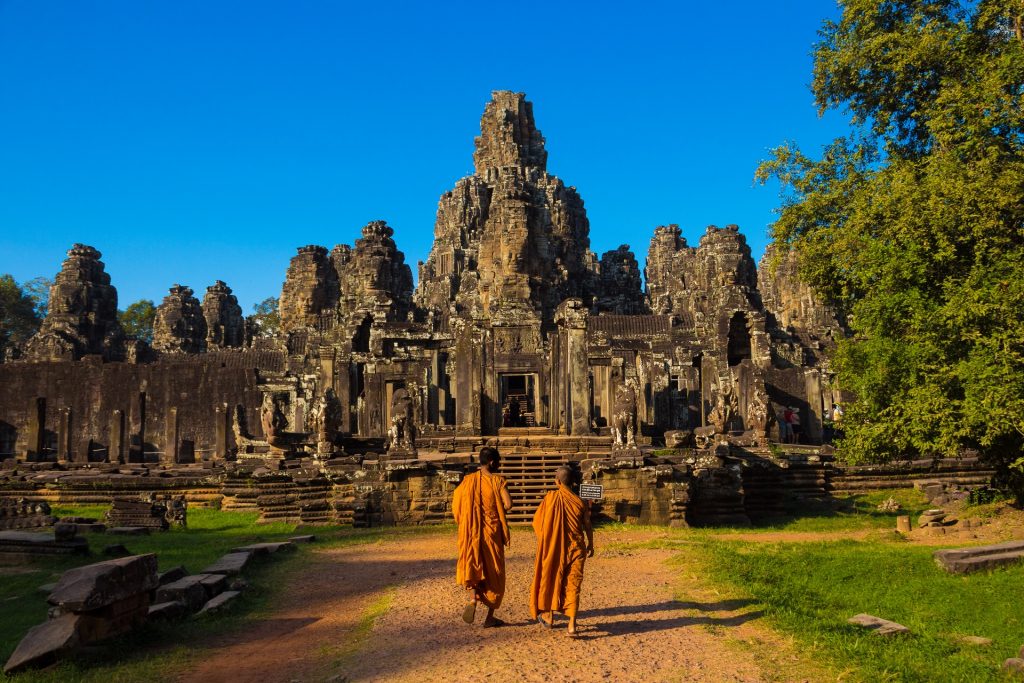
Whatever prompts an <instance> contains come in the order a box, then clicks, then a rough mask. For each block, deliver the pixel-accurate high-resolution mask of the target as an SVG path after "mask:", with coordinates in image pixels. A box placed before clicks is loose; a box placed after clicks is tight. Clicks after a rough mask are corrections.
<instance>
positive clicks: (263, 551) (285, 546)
mask: <svg viewBox="0 0 1024 683" xmlns="http://www.w3.org/2000/svg"><path fill="white" fill-rule="evenodd" d="M293 550H295V543H293V542H292V541H290V540H289V541H278V542H276V543H253V544H252V545H244V546H242V547H240V548H235V549H234V550H232V551H231V552H233V553H250V554H253V555H273V554H274V553H276V552H279V551H288V552H291V551H293Z"/></svg>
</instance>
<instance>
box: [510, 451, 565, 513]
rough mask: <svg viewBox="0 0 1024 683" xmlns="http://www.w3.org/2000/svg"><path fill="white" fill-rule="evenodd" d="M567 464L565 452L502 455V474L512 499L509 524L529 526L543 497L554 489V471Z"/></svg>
mask: <svg viewBox="0 0 1024 683" xmlns="http://www.w3.org/2000/svg"><path fill="white" fill-rule="evenodd" d="M566 461H567V458H566V455H565V454H564V453H537V452H534V453H503V454H502V456H501V474H502V475H503V476H504V477H505V479H506V481H507V482H508V492H509V494H510V495H511V496H512V510H511V512H509V513H508V521H509V522H510V523H513V524H515V523H524V522H525V523H530V522H532V521H533V513H534V512H535V511H536V510H537V506H538V505H540V501H541V500H542V499H543V498H544V494H546V493H547V492H548V491H550V490H551V489H553V488H554V487H555V483H554V482H555V470H557V469H558V467H559V466H560V465H562V464H564V463H565V462H566Z"/></svg>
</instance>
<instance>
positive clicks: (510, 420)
mask: <svg viewBox="0 0 1024 683" xmlns="http://www.w3.org/2000/svg"><path fill="white" fill-rule="evenodd" d="M498 383H499V385H500V388H501V426H502V427H536V426H537V412H536V411H537V407H536V406H537V402H536V390H537V376H536V375H535V374H532V373H529V374H526V373H524V374H511V373H509V374H500V375H498Z"/></svg>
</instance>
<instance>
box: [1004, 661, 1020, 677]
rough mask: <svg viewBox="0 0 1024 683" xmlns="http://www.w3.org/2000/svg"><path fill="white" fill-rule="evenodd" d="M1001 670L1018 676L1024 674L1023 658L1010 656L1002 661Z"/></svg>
mask: <svg viewBox="0 0 1024 683" xmlns="http://www.w3.org/2000/svg"><path fill="white" fill-rule="evenodd" d="M1003 671H1005V672H1007V673H1010V674H1016V675H1018V676H1024V658H1021V657H1011V658H1009V659H1007V660H1006V661H1005V662H1003Z"/></svg>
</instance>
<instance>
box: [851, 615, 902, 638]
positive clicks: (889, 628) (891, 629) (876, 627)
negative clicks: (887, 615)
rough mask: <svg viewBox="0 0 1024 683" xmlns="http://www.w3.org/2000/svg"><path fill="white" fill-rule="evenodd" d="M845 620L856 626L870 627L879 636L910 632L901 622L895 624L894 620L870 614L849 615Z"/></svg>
mask: <svg viewBox="0 0 1024 683" xmlns="http://www.w3.org/2000/svg"><path fill="white" fill-rule="evenodd" d="M846 621H847V622H848V623H851V624H855V625H857V626H863V627H864V628H868V629H872V630H873V631H874V632H875V634H876V635H879V636H893V635H897V634H900V633H910V629H909V628H907V627H906V626H904V625H903V624H897V623H896V622H895V621H889V620H888V619H882V618H881V617H876V616H872V615H870V614H858V615H856V616H853V617H850V618H849V619H847V620H846Z"/></svg>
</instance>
